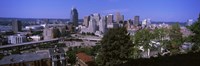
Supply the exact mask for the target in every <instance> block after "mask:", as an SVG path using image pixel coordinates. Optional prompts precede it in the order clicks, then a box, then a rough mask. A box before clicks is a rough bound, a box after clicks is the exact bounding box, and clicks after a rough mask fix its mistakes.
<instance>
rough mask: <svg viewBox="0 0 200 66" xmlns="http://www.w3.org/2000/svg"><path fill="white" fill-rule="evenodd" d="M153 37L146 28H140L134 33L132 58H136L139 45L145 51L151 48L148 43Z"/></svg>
mask: <svg viewBox="0 0 200 66" xmlns="http://www.w3.org/2000/svg"><path fill="white" fill-rule="evenodd" d="M153 38H154V35H153V33H151V32H150V31H149V30H148V29H141V30H139V31H137V32H136V33H135V35H134V36H133V37H132V40H133V44H134V47H133V52H132V54H133V58H138V57H139V54H140V52H138V50H139V47H143V48H144V50H145V51H148V50H149V49H151V46H150V45H149V44H150V42H151V40H152V39H153Z"/></svg>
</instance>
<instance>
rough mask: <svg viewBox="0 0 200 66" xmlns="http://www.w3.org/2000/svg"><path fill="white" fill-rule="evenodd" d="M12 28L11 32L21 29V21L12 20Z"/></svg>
mask: <svg viewBox="0 0 200 66" xmlns="http://www.w3.org/2000/svg"><path fill="white" fill-rule="evenodd" d="M12 29H13V32H15V33H17V32H19V31H22V23H21V21H18V20H14V21H13V22H12Z"/></svg>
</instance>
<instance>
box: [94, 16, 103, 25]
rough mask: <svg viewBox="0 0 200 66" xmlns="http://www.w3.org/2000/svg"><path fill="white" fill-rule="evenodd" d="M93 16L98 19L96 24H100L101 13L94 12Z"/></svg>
mask: <svg viewBox="0 0 200 66" xmlns="http://www.w3.org/2000/svg"><path fill="white" fill-rule="evenodd" d="M92 16H93V17H94V19H95V20H96V22H97V23H96V24H97V25H99V20H100V17H101V16H100V14H99V13H94V14H92Z"/></svg>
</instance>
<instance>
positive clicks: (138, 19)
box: [133, 16, 140, 26]
mask: <svg viewBox="0 0 200 66" xmlns="http://www.w3.org/2000/svg"><path fill="white" fill-rule="evenodd" d="M139 24H140V16H135V17H134V23H133V25H135V26H138V25H139Z"/></svg>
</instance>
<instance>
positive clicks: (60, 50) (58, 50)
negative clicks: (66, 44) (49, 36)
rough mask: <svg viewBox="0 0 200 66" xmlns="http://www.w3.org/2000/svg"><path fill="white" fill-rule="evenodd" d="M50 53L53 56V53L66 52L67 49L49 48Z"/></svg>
mask: <svg viewBox="0 0 200 66" xmlns="http://www.w3.org/2000/svg"><path fill="white" fill-rule="evenodd" d="M49 53H50V56H53V55H59V54H65V51H64V49H63V48H51V49H49Z"/></svg>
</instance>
